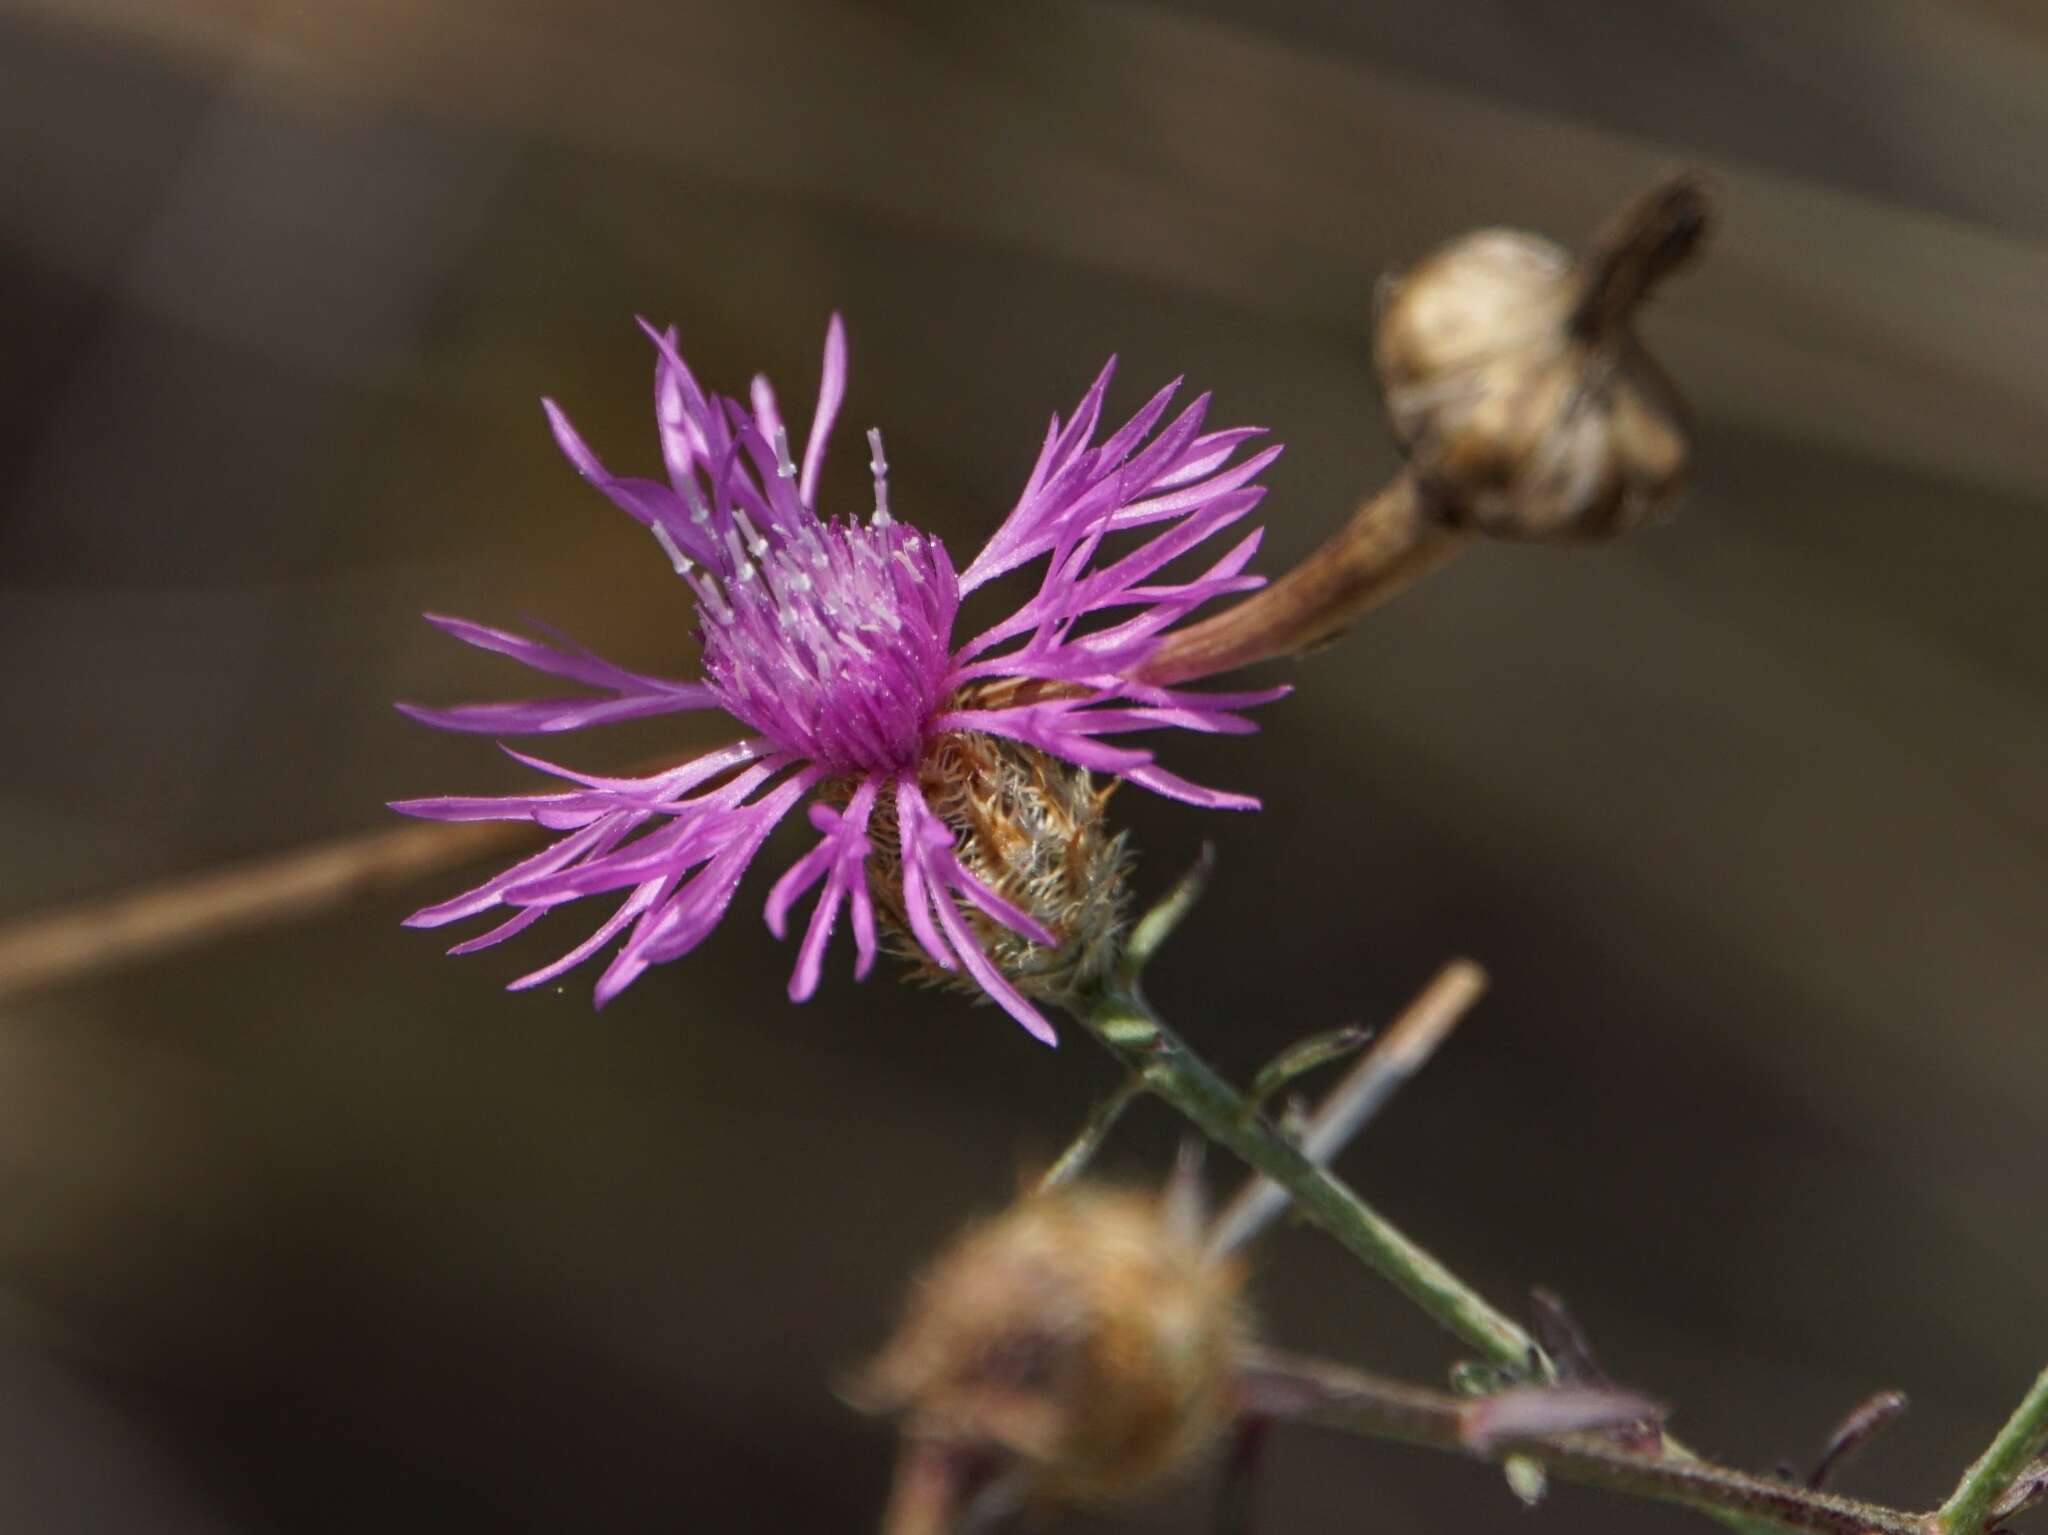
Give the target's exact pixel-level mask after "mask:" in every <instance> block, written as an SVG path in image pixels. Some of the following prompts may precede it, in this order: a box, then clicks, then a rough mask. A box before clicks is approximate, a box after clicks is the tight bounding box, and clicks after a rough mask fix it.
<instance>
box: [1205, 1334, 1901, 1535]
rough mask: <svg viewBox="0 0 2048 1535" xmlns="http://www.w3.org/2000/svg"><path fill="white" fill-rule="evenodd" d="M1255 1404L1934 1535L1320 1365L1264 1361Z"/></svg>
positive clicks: (1671, 1490)
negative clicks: (1507, 1425)
mask: <svg viewBox="0 0 2048 1535" xmlns="http://www.w3.org/2000/svg"><path fill="white" fill-rule="evenodd" d="M1246 1380H1247V1390H1248V1394H1250V1395H1251V1396H1252V1397H1253V1398H1254V1400H1259V1399H1262V1398H1263V1399H1267V1400H1269V1401H1271V1402H1272V1403H1273V1404H1274V1406H1275V1407H1276V1409H1277V1415H1279V1416H1283V1417H1287V1418H1290V1419H1293V1420H1296V1421H1301V1422H1309V1423H1316V1424H1321V1425H1322V1426H1324V1427H1328V1428H1336V1429H1343V1430H1347V1431H1350V1432H1353V1433H1365V1434H1371V1435H1373V1436H1374V1437H1376V1438H1387V1439H1398V1440H1402V1441H1405V1442H1406V1443H1409V1444H1419V1445H1426V1446H1428V1447H1430V1448H1433V1449H1440V1450H1450V1451H1453V1452H1456V1453H1458V1454H1463V1455H1470V1456H1474V1457H1476V1458H1479V1459H1483V1460H1505V1459H1508V1458H1509V1457H1511V1456H1526V1457H1528V1458H1529V1459H1531V1460H1534V1461H1536V1462H1538V1463H1539V1464H1541V1465H1542V1466H1543V1468H1544V1469H1545V1470H1546V1471H1548V1472H1549V1473H1550V1474H1551V1475H1553V1476H1556V1477H1558V1478H1560V1479H1562V1480H1565V1481H1574V1482H1583V1483H1586V1484H1588V1485H1591V1486H1595V1487H1606V1488H1610V1489H1612V1490H1614V1491H1616V1492H1624V1493H1630V1494H1633V1495H1634V1496H1637V1497H1642V1498H1649V1499H1653V1500H1655V1501H1657V1502H1661V1503H1677V1504H1680V1505H1682V1506H1684V1507H1687V1508H1695V1509H1699V1510H1701V1511H1703V1512H1706V1513H1710V1514H1714V1515H1716V1516H1718V1517H1720V1518H1722V1519H1724V1520H1730V1521H1736V1520H1740V1521H1745V1522H1749V1521H1768V1522H1769V1523H1770V1524H1772V1525H1778V1526H1784V1527H1787V1528H1791V1529H1797V1530H1814V1531H1820V1532H1823V1535H1928V1529H1927V1520H1926V1516H1925V1515H1922V1514H1913V1513H1907V1512H1904V1511H1902V1510H1900V1509H1895V1508H1887V1507H1885V1506H1884V1505H1882V1504H1877V1503H1865V1502H1862V1501H1860V1500H1858V1499H1854V1498H1844V1497H1839V1496H1837V1495H1835V1494H1834V1493H1828V1492H1820V1491H1817V1490H1815V1489H1813V1488H1810V1487H1802V1486H1800V1485H1799V1484H1798V1483H1796V1482H1783V1481H1778V1480H1776V1479H1775V1478H1771V1477H1760V1476H1751V1475H1750V1474H1749V1473H1747V1472H1744V1471H1736V1470H1732V1469H1730V1468H1729V1467H1726V1466H1716V1465H1710V1464H1707V1463H1705V1462H1702V1461H1697V1460H1686V1461H1679V1460H1669V1459H1664V1458H1661V1457H1659V1456H1657V1455H1654V1454H1643V1453H1639V1452H1636V1451H1632V1450H1625V1449H1623V1448H1621V1447H1620V1446H1619V1445H1617V1444H1615V1443H1614V1442H1613V1441H1612V1440H1609V1439H1607V1438H1605V1437H1603V1436H1602V1435H1600V1434H1596V1433H1567V1434H1556V1435H1533V1436H1531V1437H1527V1438H1514V1437H1505V1436H1504V1437H1499V1438H1491V1439H1489V1438H1483V1437H1478V1436H1475V1434H1474V1432H1473V1427H1474V1423H1475V1415H1476V1414H1479V1413H1482V1412H1483V1411H1484V1410H1485V1406H1486V1399H1485V1398H1484V1397H1477V1398H1475V1397H1459V1396H1452V1395H1449V1394H1447V1393H1444V1392H1439V1391H1427V1390H1423V1389H1422V1388H1420V1387H1416V1386H1411V1385H1407V1384H1405V1383H1403V1382H1399V1381H1390V1380H1386V1379H1383V1378H1381V1377H1379V1376H1374V1375H1369V1374H1367V1373H1365V1372H1364V1371H1361V1370H1351V1369H1347V1368H1344V1367H1343V1366H1338V1365H1329V1364H1325V1363H1323V1362H1321V1361H1319V1360H1304V1359H1297V1358H1292V1357H1289V1356H1286V1355H1278V1354H1267V1355H1263V1356H1257V1357H1255V1358H1254V1359H1253V1360H1252V1361H1251V1362H1250V1365H1249V1368H1248V1369H1247V1372H1246Z"/></svg>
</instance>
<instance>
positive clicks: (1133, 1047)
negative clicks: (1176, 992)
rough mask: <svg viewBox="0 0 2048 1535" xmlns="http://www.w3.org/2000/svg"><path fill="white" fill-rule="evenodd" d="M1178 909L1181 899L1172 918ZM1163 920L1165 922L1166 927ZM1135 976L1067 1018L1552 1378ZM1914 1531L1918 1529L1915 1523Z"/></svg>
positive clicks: (1356, 1249)
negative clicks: (1214, 1059) (1210, 1058)
mask: <svg viewBox="0 0 2048 1535" xmlns="http://www.w3.org/2000/svg"><path fill="white" fill-rule="evenodd" d="M1185 910H1186V904H1185V903H1183V904H1182V905H1181V906H1180V910H1179V911H1178V912H1176V913H1175V918H1176V920H1177V919H1178V917H1179V916H1180V915H1182V914H1184V913H1185ZM1171 925H1172V924H1171V923H1167V924H1164V926H1165V928H1166V930H1167V931H1170V930H1171ZM1164 936H1165V932H1157V933H1155V935H1154V943H1155V945H1156V943H1157V942H1158V941H1159V940H1160V939H1163V938H1164ZM1134 979H1135V976H1134V975H1133V973H1132V971H1131V969H1129V968H1126V969H1125V970H1124V971H1123V972H1122V973H1121V975H1120V977H1119V981H1118V982H1116V983H1112V984H1111V985H1109V986H1107V987H1105V988H1104V989H1103V990H1102V991H1101V992H1100V993H1098V994H1097V995H1096V996H1095V997H1094V998H1093V999H1092V1001H1091V1002H1089V1003H1087V1004H1084V1005H1081V1006H1077V1007H1076V1009H1075V1016H1076V1017H1077V1018H1078V1019H1079V1020H1080V1021H1081V1023H1082V1025H1083V1026H1084V1027H1085V1028H1086V1029H1087V1030H1088V1031H1089V1032H1090V1033H1091V1034H1093V1035H1094V1036H1095V1037H1096V1038H1097V1039H1098V1040H1100V1041H1101V1042H1102V1043H1103V1044H1104V1045H1106V1046H1107V1047H1108V1048H1109V1050H1110V1051H1111V1053H1113V1054H1114V1055H1115V1056H1116V1057H1117V1058H1118V1059H1119V1060H1121V1061H1122V1062H1123V1063H1124V1064H1125V1065H1126V1066H1128V1067H1129V1068H1130V1069H1131V1071H1132V1072H1133V1073H1134V1074H1135V1075H1136V1076H1137V1077H1138V1079H1139V1080H1140V1081H1141V1082H1143V1084H1144V1085H1145V1087H1146V1088H1147V1089H1148V1090H1149V1091H1151V1092H1152V1093H1154V1094H1156V1095H1157V1096H1159V1097H1161V1098H1164V1099H1165V1100H1166V1101H1167V1102H1168V1103H1170V1104H1172V1105H1173V1106H1174V1107H1175V1108H1176V1109H1178V1110H1179V1111H1180V1112H1181V1113H1182V1114H1183V1115H1184V1116H1186V1117H1187V1118H1188V1119H1189V1120H1190V1121H1192V1122H1193V1123H1194V1125H1195V1126H1196V1127H1197V1128H1198V1129H1200V1130H1201V1131H1202V1133H1203V1134H1204V1135H1206V1136H1207V1137H1208V1138H1209V1139H1210V1140H1212V1141H1214V1142H1215V1143H1216V1144H1217V1145H1219V1146H1222V1147H1224V1148H1226V1149H1227V1150H1229V1151H1232V1152H1234V1153H1236V1154H1237V1155H1238V1156H1239V1157H1242V1158H1243V1159H1244V1160H1245V1161H1246V1162H1248V1163H1249V1164H1250V1165H1251V1166H1252V1167H1254V1168H1256V1169H1257V1170H1258V1171H1259V1172H1261V1173H1264V1174H1265V1175H1266V1176H1267V1177H1268V1178H1270V1179H1272V1180H1273V1181H1274V1182H1275V1183H1277V1184H1279V1185H1280V1186H1281V1187H1282V1188H1283V1189H1285V1190H1286V1191H1287V1194H1288V1196H1289V1198H1291V1199H1292V1200H1293V1202H1294V1204H1295V1206H1296V1208H1298V1209H1299V1210H1301V1211H1302V1213H1303V1214H1304V1215H1306V1216H1307V1217H1308V1218H1309V1219H1310V1220H1312V1221H1314V1222H1315V1223H1316V1224H1317V1225H1319V1226H1321V1227H1322V1228H1323V1229H1324V1230H1325V1231H1327V1232H1328V1233H1330V1235H1331V1236H1333V1237H1335V1238H1336V1239H1337V1241H1338V1242H1339V1243H1341V1244H1342V1245H1343V1246H1344V1247H1345V1248H1346V1249H1347V1250H1348V1251H1349V1252H1351V1253H1352V1254H1353V1255H1354V1256H1356V1257H1358V1258H1360V1259H1362V1260H1363V1261H1364V1262H1365V1264H1366V1265H1367V1266H1368V1267H1369V1268H1371V1269H1373V1270H1374V1271H1375V1272H1377V1273H1379V1274H1380V1275H1382V1276H1383V1277H1384V1278H1386V1279H1387V1280H1388V1281H1389V1282H1390V1283H1392V1284H1393V1285H1394V1287H1395V1288H1397V1289H1398V1290H1400V1291H1401V1292H1402V1293H1403V1294H1404V1295H1406V1296H1407V1297H1408V1298H1409V1299H1410V1300H1412V1301H1414V1302H1415V1304H1416V1305H1417V1306H1418V1307H1420V1308H1421V1310H1422V1312H1423V1314H1424V1315H1426V1316H1428V1317H1430V1318H1431V1319H1432V1320H1434V1321H1435V1322H1436V1323H1437V1324H1438V1325H1439V1326H1441V1327H1443V1328H1445V1329H1446V1330H1448V1331H1449V1332H1451V1333H1452V1334H1454V1335H1455V1336H1457V1337H1458V1338H1460V1339H1462V1340H1463V1341H1464V1342H1465V1343H1466V1344H1467V1345H1468V1346H1469V1347H1471V1348H1474V1349H1476V1350H1478V1351H1479V1352H1480V1353H1481V1354H1482V1355H1484V1356H1485V1357H1486V1358H1487V1359H1488V1360H1490V1361H1491V1362H1493V1363H1494V1364H1496V1365H1498V1366H1499V1367H1500V1368H1501V1370H1502V1372H1503V1373H1504V1375H1505V1376H1506V1377H1507V1378H1509V1379H1511V1380H1533V1381H1535V1382H1538V1383H1544V1382H1549V1381H1552V1380H1554V1379H1555V1378H1556V1369H1555V1367H1554V1366H1553V1365H1552V1363H1551V1361H1550V1359H1549V1357H1548V1356H1547V1355H1546V1354H1545V1353H1544V1352H1543V1350H1542V1348H1541V1347H1539V1346H1538V1344H1537V1342H1536V1340H1535V1339H1534V1338H1532V1337H1531V1336H1530V1335H1529V1334H1528V1333H1527V1332H1525V1331H1524V1330H1523V1329H1522V1327H1521V1326H1520V1325H1519V1324H1517V1323H1516V1322H1515V1321H1514V1320H1513V1319H1512V1318H1511V1317H1508V1316H1506V1315H1504V1314H1502V1313H1501V1312H1499V1311H1496V1310H1495V1309H1494V1308H1493V1307H1492V1306H1490V1305H1489V1304H1487V1302H1486V1300H1485V1299H1484V1297H1482V1296H1481V1295H1480V1294H1479V1293H1478V1292H1477V1291H1475V1290H1473V1289H1472V1288H1471V1287H1470V1286H1469V1285H1467V1284H1466V1283H1465V1282H1464V1281H1463V1280H1461V1279H1459V1278H1458V1277H1457V1276H1456V1275H1455V1274H1453V1273H1452V1272H1451V1271H1450V1270H1449V1269H1447V1268H1445V1267H1444V1266H1443V1264H1441V1263H1439V1262H1438V1261H1437V1260H1436V1259H1435V1258H1434V1257H1432V1256H1431V1255H1430V1254H1429V1253H1428V1252H1427V1251H1425V1250H1424V1249H1423V1248H1422V1247H1420V1246H1418V1245H1417V1244H1416V1243H1415V1241H1414V1240H1413V1239H1412V1238H1410V1237H1409V1236H1407V1235H1406V1234H1405V1233H1403V1232H1402V1231H1401V1230H1400V1229H1399V1228H1398V1227H1396V1226H1395V1225H1394V1224H1393V1223H1392V1222H1391V1221H1389V1220H1388V1219H1387V1218H1386V1217H1385V1216H1383V1215H1381V1214H1380V1213H1379V1212H1378V1211H1376V1210H1374V1209H1373V1208H1372V1207H1371V1206H1370V1205H1368V1204H1367V1203H1366V1202H1365V1201H1364V1200H1362V1199H1360V1198H1359V1197H1358V1195H1356V1194H1355V1193H1353V1192H1352V1191H1351V1189H1350V1188H1348V1187H1347V1186H1346V1185H1345V1184H1344V1183H1343V1182H1342V1181H1341V1180H1340V1179H1338V1178H1337V1177H1336V1176H1335V1175H1334V1174H1332V1173H1331V1172H1330V1171H1329V1170H1328V1169H1326V1168H1323V1167H1319V1166H1317V1165H1316V1164H1315V1163H1314V1162H1312V1161H1310V1160H1309V1159H1308V1158H1307V1157H1306V1156H1304V1155H1303V1154H1302V1152H1301V1150H1300V1148H1298V1147H1297V1146H1296V1145H1295V1144H1294V1143H1293V1142H1292V1141H1290V1140H1289V1139H1288V1138H1287V1137H1286V1136H1284V1135H1282V1134H1281V1133H1280V1132H1279V1131H1278V1130H1276V1129H1274V1128H1273V1126H1272V1125H1270V1124H1269V1123H1267V1122H1266V1121H1265V1120H1264V1119H1261V1118H1258V1117H1257V1116H1255V1115H1252V1114H1248V1113H1247V1112H1246V1106H1245V1101H1244V1098H1243V1096H1242V1095H1241V1094H1239V1093H1238V1092H1237V1090H1236V1089H1235V1088H1233V1087H1231V1085H1230V1084H1229V1083H1228V1082H1226V1081H1224V1080H1223V1078H1222V1077H1220V1076H1218V1075H1217V1074H1216V1072H1215V1071H1214V1070H1213V1069H1212V1068H1211V1067H1210V1066H1209V1065H1208V1064H1207V1063H1206V1062H1205V1061H1203V1060H1202V1059H1201V1058H1200V1057H1199V1056H1197V1055H1196V1054H1195V1053H1194V1052H1193V1051H1192V1050H1190V1049H1189V1048H1188V1047H1187V1045H1186V1044H1185V1043H1183V1042H1182V1040H1181V1038H1180V1036H1179V1035H1177V1034H1175V1033H1174V1032H1173V1031H1172V1030H1171V1029H1170V1028H1168V1027H1167V1025H1166V1024H1165V1022H1164V1021H1162V1020H1161V1019H1160V1018H1159V1017H1158V1016H1157V1015H1156V1014H1154V1013H1153V1012H1152V1010H1151V1008H1150V1007H1148V1006H1147V1005H1146V1004H1145V1003H1144V1002H1143V1001H1142V1000H1141V999H1140V998H1139V997H1137V996H1136V995H1134V994H1133V988H1132V986H1131V985H1130V982H1131V981H1133V980H1134ZM1664 1458H1665V1461H1666V1462H1667V1463H1669V1464H1672V1465H1674V1466H1678V1467H1683V1466H1685V1465H1688V1464H1692V1463H1694V1457H1693V1455H1692V1453H1691V1452H1690V1451H1689V1450H1687V1449H1686V1448H1685V1447H1684V1446H1683V1445H1681V1444H1679V1443H1678V1442H1677V1441H1675V1440H1672V1439H1670V1438H1668V1437H1667V1438H1666V1440H1665V1442H1664ZM1718 1517H1719V1518H1720V1519H1721V1520H1722V1522H1723V1523H1725V1524H1728V1525H1730V1526H1732V1527H1733V1528H1735V1529H1736V1530H1738V1531H1740V1532H1741V1535H1763V1532H1766V1531H1769V1530H1770V1529H1772V1528H1773V1527H1774V1526H1773V1525H1772V1523H1771V1522H1770V1519H1769V1517H1768V1516H1765V1515H1764V1514H1763V1511H1762V1510H1758V1511H1756V1512H1755V1513H1742V1512H1739V1511H1731V1510H1727V1509H1723V1510H1721V1511H1720V1513H1719V1514H1718ZM1915 1535H1924V1532H1923V1531H1920V1530H1919V1529H1918V1528H1917V1527H1916V1531H1915Z"/></svg>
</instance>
